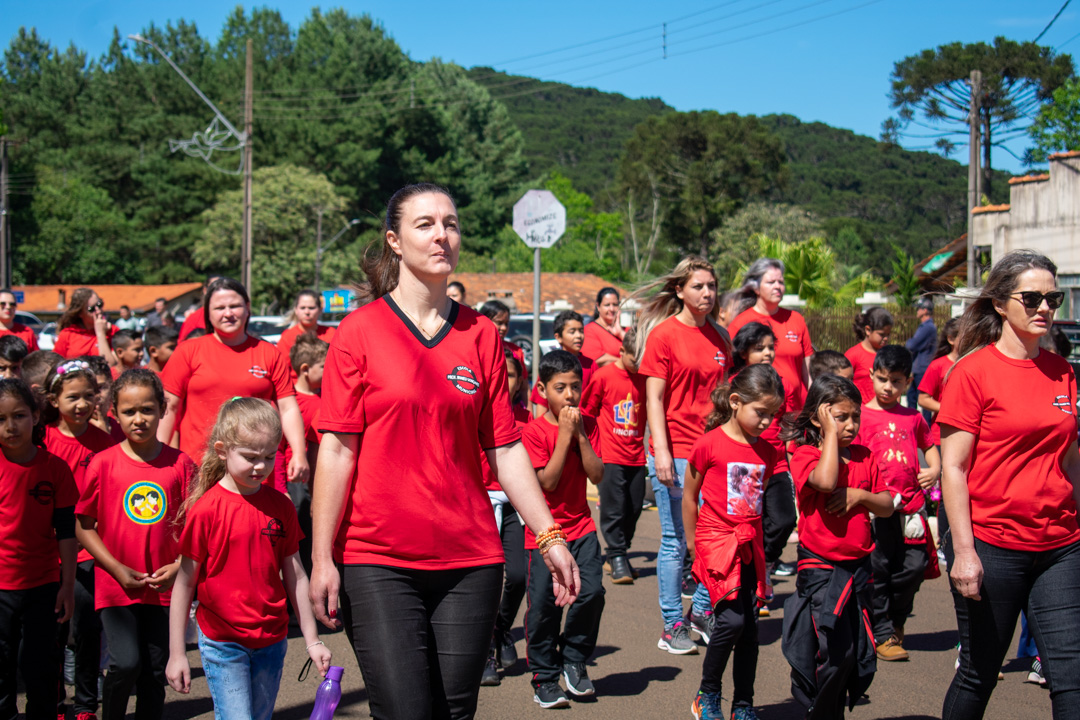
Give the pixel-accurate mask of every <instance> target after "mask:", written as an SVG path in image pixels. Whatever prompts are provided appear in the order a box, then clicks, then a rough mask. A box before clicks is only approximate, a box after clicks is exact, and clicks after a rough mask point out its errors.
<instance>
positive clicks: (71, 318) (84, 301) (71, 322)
mask: <svg viewBox="0 0 1080 720" xmlns="http://www.w3.org/2000/svg"><path fill="white" fill-rule="evenodd" d="M92 297H94V291H93V290H92V289H90V288H88V287H81V288H76V289H75V290H74V291H72V293H71V302H69V303H68V306H67V309H66V310H64V314H63V315H61V316H60V319H59V320H57V321H56V327H57V329H59V330H65V329H67V328H69V327H80V328H82V329H83V330H92V329H93V328H88V327H86V325H85V323H83V319H82V314H83V310H85V309H86V306H87V305H89V304H90V298H92Z"/></svg>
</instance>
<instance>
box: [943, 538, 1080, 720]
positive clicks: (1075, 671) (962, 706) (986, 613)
mask: <svg viewBox="0 0 1080 720" xmlns="http://www.w3.org/2000/svg"><path fill="white" fill-rule="evenodd" d="M975 552H976V553H978V555H979V561H980V562H981V563H982V566H983V582H982V588H981V589H980V591H979V594H980V596H981V597H982V599H981V600H969V599H967V598H965V597H963V596H962V595H960V593H958V592H957V591H956V588H953V605H954V606H955V608H956V625H957V628H958V629H959V631H960V667H959V669H957V671H956V675H955V676H954V677H953V681H952V684H951V685H950V686H949V691H948V693H947V694H946V695H945V704H944V708H943V710H942V715H941V717H942V718H943V719H944V720H976V719H978V718H981V717H982V716H983V713H984V712H985V711H986V704H987V703H988V702H989V701H990V694H991V693H992V692H993V691H994V686H995V685H997V674H998V670H1000V669H1001V663H1002V661H1004V659H1005V655H1006V653H1007V652H1008V651H1009V644H1010V643H1011V642H1012V636H1013V631H1014V630H1015V629H1016V618H1017V616H1018V615H1019V614H1020V611H1021V610H1024V611H1025V612H1026V614H1027V620H1028V628H1029V629H1030V630H1031V632H1032V633H1033V634H1034V635H1035V644H1036V645H1037V646H1038V648H1039V653H1040V659H1041V661H1042V666H1043V676H1044V677H1045V678H1046V681H1047V684H1048V685H1049V687H1050V702H1051V706H1052V708H1053V717H1054V720H1076V719H1077V718H1080V653H1077V651H1076V639H1077V637H1080V542H1075V543H1073V544H1072V545H1066V546H1065V547H1063V548H1059V549H1057V550H1044V551H1041V552H1037V551H1028V552H1025V551H1022V550H1006V549H1004V548H999V547H995V546H993V545H990V544H988V543H984V542H983V541H982V540H979V539H978V538H976V539H975Z"/></svg>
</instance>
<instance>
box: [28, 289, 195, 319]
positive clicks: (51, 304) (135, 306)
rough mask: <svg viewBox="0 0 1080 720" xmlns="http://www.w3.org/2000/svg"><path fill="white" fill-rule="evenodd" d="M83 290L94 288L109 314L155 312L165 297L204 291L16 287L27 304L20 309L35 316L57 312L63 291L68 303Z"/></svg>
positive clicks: (170, 299)
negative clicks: (158, 301)
mask: <svg viewBox="0 0 1080 720" xmlns="http://www.w3.org/2000/svg"><path fill="white" fill-rule="evenodd" d="M81 287H92V288H93V289H94V291H95V292H96V293H97V294H98V297H100V298H101V299H102V301H103V302H104V303H105V311H106V312H118V311H119V310H120V306H121V305H127V306H128V307H130V308H131V309H132V310H133V311H135V312H145V311H148V310H151V309H153V307H154V301H155V300H156V299H158V298H159V297H163V298H165V299H166V300H168V301H172V300H175V299H176V298H178V297H180V296H182V295H187V294H188V293H190V292H192V291H194V290H199V289H201V288H202V283H197V282H193V283H177V284H174V285H94V284H89V285H20V286H17V287H14V288H12V289H13V290H21V291H22V293H23V301H22V303H20V305H19V307H20V308H21V309H23V310H26V311H27V312H32V313H46V314H48V313H56V312H59V311H62V310H63V308H61V307H59V302H60V291H61V290H63V291H64V298H65V302H70V301H71V294H72V293H73V292H75V290H77V289H78V288H81Z"/></svg>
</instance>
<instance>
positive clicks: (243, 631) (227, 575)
mask: <svg viewBox="0 0 1080 720" xmlns="http://www.w3.org/2000/svg"><path fill="white" fill-rule="evenodd" d="M302 537H303V533H301V532H300V524H299V521H298V520H297V518H296V508H294V507H293V504H292V501H291V500H289V498H288V496H286V495H282V494H281V493H279V492H277V491H275V490H271V489H269V488H266V487H260V488H259V490H258V491H257V492H255V493H253V494H251V495H241V494H240V493H234V492H230V491H228V490H226V489H225V488H224V487H222V486H221V484H220V483H219V484H217V485H214V486H213V487H212V488H210V489H209V490H207V491H206V494H205V495H203V496H202V497H201V498H199V500H198V501H197V502H196V503H195V505H194V507H192V508H191V510H190V511H189V512H188V516H187V519H186V522H185V524H184V532H183V534H182V535H181V536H180V553H181V554H182V555H184V556H185V557H189V558H191V559H192V560H194V561H195V562H197V563H199V576H198V578H197V580H196V585H195V592H196V595H197V596H198V598H199V609H198V610H197V611H196V613H195V617H196V619H197V620H198V621H199V628H200V629H201V630H202V631H203V632H204V633H206V636H207V637H208V638H210V639H211V640H215V641H217V642H234V643H239V644H240V645H243V646H244V647H246V648H250V649H258V648H264V647H268V646H270V645H273V644H274V643H276V642H279V641H281V640H284V639H285V636H286V635H287V634H288V630H289V612H288V609H287V608H286V602H288V600H287V597H286V595H285V585H284V583H283V582H282V580H281V569H282V568H283V567H284V566H285V560H286V558H288V557H289V556H291V555H294V554H296V552H297V551H298V550H299V548H300V539H301V538H302Z"/></svg>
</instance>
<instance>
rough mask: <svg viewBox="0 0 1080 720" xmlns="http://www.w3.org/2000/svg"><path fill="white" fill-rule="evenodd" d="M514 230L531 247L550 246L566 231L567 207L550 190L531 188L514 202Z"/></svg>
mask: <svg viewBox="0 0 1080 720" xmlns="http://www.w3.org/2000/svg"><path fill="white" fill-rule="evenodd" d="M514 232H516V233H517V234H518V236H519V237H520V238H521V239H522V240H524V241H525V244H526V245H528V246H529V247H531V248H549V247H551V246H552V245H554V244H555V242H556V241H557V240H558V239H559V238H561V237H562V236H563V233H564V232H566V208H565V207H563V204H562V203H561V202H559V200H558V199H557V198H556V197H555V195H554V193H552V192H551V191H550V190H530V191H529V192H527V193H525V195H523V196H522V198H521V199H520V200H518V201H517V203H515V204H514Z"/></svg>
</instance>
